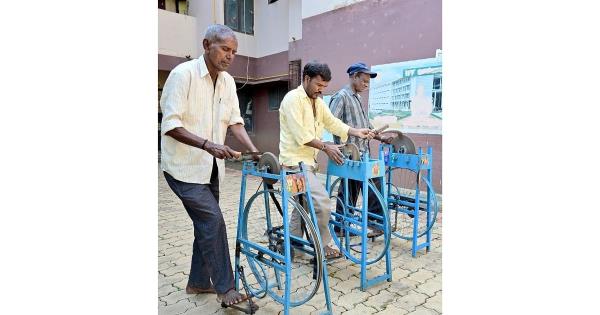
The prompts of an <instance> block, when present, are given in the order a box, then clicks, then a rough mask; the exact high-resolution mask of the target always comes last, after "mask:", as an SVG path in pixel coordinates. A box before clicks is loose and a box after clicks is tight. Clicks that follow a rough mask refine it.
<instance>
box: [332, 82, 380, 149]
mask: <svg viewBox="0 0 600 315" xmlns="http://www.w3.org/2000/svg"><path fill="white" fill-rule="evenodd" d="M329 109H330V110H331V113H332V114H333V116H335V117H337V118H339V119H340V120H341V121H343V122H344V123H345V124H346V125H348V126H350V127H353V128H371V129H373V125H371V123H370V122H369V117H368V116H367V113H366V112H365V110H364V109H363V107H362V103H361V102H360V95H358V94H356V93H354V91H352V88H351V87H350V85H346V86H344V87H343V88H342V89H341V90H339V91H338V92H337V93H335V94H333V96H331V100H330V101H329ZM333 140H334V142H335V143H336V144H339V143H340V138H339V137H338V136H335V135H334V136H333ZM347 142H348V143H354V144H356V146H358V149H359V150H361V151H367V150H368V149H369V141H368V140H367V139H361V138H359V137H354V136H349V137H348V141H347Z"/></svg>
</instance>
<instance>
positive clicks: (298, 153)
mask: <svg viewBox="0 0 600 315" xmlns="http://www.w3.org/2000/svg"><path fill="white" fill-rule="evenodd" d="M315 112H316V117H314V115H313V110H312V99H311V98H310V97H308V95H306V92H305V91H304V87H302V85H300V86H299V87H298V88H297V89H294V90H291V91H289V92H288V93H287V94H286V95H285V97H284V98H283V101H281V107H280V108H279V162H280V163H281V164H283V165H285V166H297V165H298V162H301V161H302V162H304V163H305V164H306V165H310V166H315V164H316V163H315V159H316V158H317V154H318V153H319V150H317V149H315V148H312V147H309V146H307V145H304V144H305V143H308V142H310V141H312V140H313V139H321V138H322V137H323V129H327V130H328V131H329V132H331V133H332V134H334V135H338V136H340V137H341V138H342V139H343V140H346V139H347V138H348V129H350V127H348V125H346V124H344V123H343V122H342V121H341V120H339V119H337V118H335V117H334V116H333V115H331V112H330V111H329V108H328V107H327V105H326V104H325V102H324V101H323V99H321V98H317V99H316V100H315Z"/></svg>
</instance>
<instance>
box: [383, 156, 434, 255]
mask: <svg viewBox="0 0 600 315" xmlns="http://www.w3.org/2000/svg"><path fill="white" fill-rule="evenodd" d="M379 148H380V151H382V152H384V161H385V166H386V175H387V186H388V190H389V191H390V193H389V197H388V204H389V205H390V206H391V207H390V208H389V211H390V213H391V211H398V212H403V213H406V214H410V215H412V216H413V231H412V237H411V238H406V237H402V236H400V235H399V234H397V233H395V232H393V233H392V235H395V236H398V237H400V238H404V239H409V240H411V242H412V246H411V254H412V257H416V255H417V251H418V250H420V249H422V248H425V249H426V252H429V250H430V247H431V226H432V225H433V224H434V223H435V222H432V220H435V215H437V208H436V212H435V215H434V216H433V218H432V213H431V212H432V209H431V207H432V204H434V205H435V206H436V207H437V199H435V203H434V202H433V201H434V200H432V196H433V197H435V196H434V195H435V191H434V190H433V187H432V185H431V183H432V180H433V170H432V166H433V154H432V148H431V147H428V149H427V153H423V151H422V149H421V148H419V150H418V153H417V154H404V153H396V152H393V147H392V146H391V145H385V144H380V146H379ZM394 169H408V170H411V171H412V172H415V173H416V174H417V180H416V184H415V197H414V199H415V200H414V202H410V201H405V200H400V196H401V194H400V192H399V191H398V192H396V193H394V192H392V191H391V186H392V180H391V175H392V171H393V170H394ZM422 172H425V178H423V177H422ZM421 180H425V183H426V184H427V200H426V206H425V213H426V215H427V221H426V224H427V227H428V229H427V231H426V233H425V235H422V234H421V235H419V214H420V212H421V211H419V207H421V205H420V203H421V197H420V189H419V183H420V181H421ZM403 207H408V208H409V209H404V208H403ZM390 215H391V214H390ZM421 236H425V242H423V243H420V244H419V243H418V239H419V237H421Z"/></svg>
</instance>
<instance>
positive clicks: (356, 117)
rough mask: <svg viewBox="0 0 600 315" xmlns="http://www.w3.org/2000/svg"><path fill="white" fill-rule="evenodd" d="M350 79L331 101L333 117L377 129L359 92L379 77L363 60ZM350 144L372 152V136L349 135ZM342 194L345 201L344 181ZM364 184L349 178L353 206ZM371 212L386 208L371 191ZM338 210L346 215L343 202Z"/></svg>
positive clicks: (377, 183) (387, 139) (353, 68)
mask: <svg viewBox="0 0 600 315" xmlns="http://www.w3.org/2000/svg"><path fill="white" fill-rule="evenodd" d="M346 72H347V73H348V76H349V78H348V80H349V84H348V85H346V86H344V87H343V88H342V89H341V90H339V91H338V92H337V93H335V94H334V95H333V96H332V97H331V100H330V101H329V108H330V110H331V113H332V114H333V116H335V117H337V118H339V119H340V120H341V121H343V122H344V123H345V124H347V125H348V126H351V127H354V128H370V129H373V125H372V124H371V123H370V122H369V117H368V116H367V113H366V112H365V108H364V107H363V105H362V102H361V96H360V95H359V93H361V92H364V91H366V90H367V89H368V88H369V82H370V80H371V78H375V77H376V76H377V73H375V72H372V71H370V70H369V68H368V67H367V66H366V65H365V64H364V63H362V62H357V63H355V64H353V65H351V66H350V67H349V68H348V70H346ZM375 139H377V140H379V141H381V142H385V143H390V141H391V139H392V138H391V137H390V136H388V135H383V134H378V135H375ZM333 140H334V142H335V143H336V144H340V142H341V141H340V138H339V137H337V136H334V138H333ZM346 142H347V143H354V144H356V146H357V147H358V149H359V150H360V151H362V152H369V139H362V138H358V137H352V136H350V137H348V141H346ZM374 182H375V186H376V187H377V189H378V190H380V191H381V182H380V181H379V180H374ZM339 187H340V188H339V191H338V197H339V198H341V200H344V195H343V192H344V186H343V184H342V185H340V186H339ZM361 187H362V184H361V182H359V181H355V180H348V192H349V196H348V200H349V202H350V203H351V204H352V205H356V200H357V199H358V193H359V192H360V190H361ZM368 198H369V207H368V208H369V212H371V213H375V214H381V213H382V211H383V210H382V209H381V205H380V204H379V202H377V197H376V196H375V195H374V194H373V193H372V192H371V191H369V196H368ZM336 212H337V213H339V214H343V213H344V210H343V209H342V206H341V205H340V204H337V206H336ZM335 231H336V232H340V228H338V227H335ZM379 234H381V232H376V233H375V234H371V235H379Z"/></svg>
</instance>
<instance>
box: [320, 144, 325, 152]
mask: <svg viewBox="0 0 600 315" xmlns="http://www.w3.org/2000/svg"><path fill="white" fill-rule="evenodd" d="M321 151H325V143H323V146H322V147H321Z"/></svg>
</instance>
